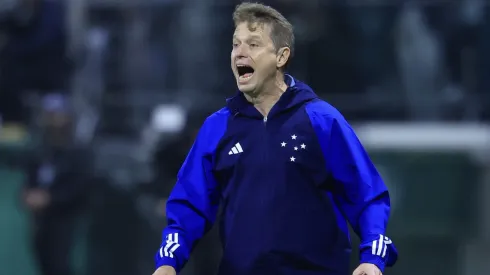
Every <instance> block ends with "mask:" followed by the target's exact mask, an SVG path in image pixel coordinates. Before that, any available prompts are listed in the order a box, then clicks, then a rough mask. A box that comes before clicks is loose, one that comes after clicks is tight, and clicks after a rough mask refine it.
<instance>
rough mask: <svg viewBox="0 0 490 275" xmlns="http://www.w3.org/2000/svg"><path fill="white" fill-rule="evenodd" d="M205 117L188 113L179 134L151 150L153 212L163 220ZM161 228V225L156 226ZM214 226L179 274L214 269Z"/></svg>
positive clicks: (216, 252)
mask: <svg viewBox="0 0 490 275" xmlns="http://www.w3.org/2000/svg"><path fill="white" fill-rule="evenodd" d="M204 119H205V117H204V116H202V115H201V114H195V115H194V114H191V115H190V116H189V117H188V119H187V121H188V123H187V125H186V127H185V129H184V131H183V133H182V134H181V135H179V136H177V137H175V139H173V140H172V141H171V142H169V143H166V144H164V145H163V146H161V147H160V148H159V149H158V150H157V151H156V153H155V157H154V164H155V172H156V177H155V182H154V183H153V185H154V192H155V194H157V195H159V196H160V198H161V199H160V202H159V203H158V204H157V205H156V209H155V211H156V213H157V214H158V215H159V216H160V217H161V219H162V220H163V219H165V204H166V201H167V197H168V196H169V195H170V191H171V190H172V188H173V186H174V184H175V182H176V177H177V174H178V172H179V170H180V167H181V166H182V164H183V163H184V161H185V158H186V156H187V153H188V152H189V150H190V148H191V147H192V144H193V143H194V140H195V138H196V136H197V133H198V131H199V129H200V127H201V125H202V123H203V122H204ZM160 229H161V228H160ZM219 249H220V248H219V241H218V237H217V228H216V227H215V228H214V229H213V230H212V231H211V232H210V233H208V234H207V236H206V237H205V238H204V239H202V240H201V241H200V242H199V245H198V247H197V249H196V251H195V253H194V255H193V258H192V260H191V261H190V263H189V265H187V267H186V268H185V269H184V271H183V274H184V275H185V274H190V275H192V274H199V275H213V274H216V272H217V266H218V263H219V257H220V251H219Z"/></svg>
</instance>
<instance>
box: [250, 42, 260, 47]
mask: <svg viewBox="0 0 490 275" xmlns="http://www.w3.org/2000/svg"><path fill="white" fill-rule="evenodd" d="M258 46H259V44H257V43H251V44H250V47H252V48H256V47H258Z"/></svg>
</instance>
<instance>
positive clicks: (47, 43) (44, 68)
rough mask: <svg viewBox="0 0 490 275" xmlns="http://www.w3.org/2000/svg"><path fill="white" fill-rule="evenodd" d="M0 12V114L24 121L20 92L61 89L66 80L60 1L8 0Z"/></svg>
mask: <svg viewBox="0 0 490 275" xmlns="http://www.w3.org/2000/svg"><path fill="white" fill-rule="evenodd" d="M9 2H10V3H11V5H10V6H11V8H9V9H6V10H4V11H2V12H1V13H0V114H2V116H3V120H4V121H7V122H9V121H10V122H17V123H18V122H25V121H26V120H27V118H28V116H27V114H28V113H27V110H26V109H25V108H24V106H23V101H22V100H23V93H24V92H25V91H36V92H41V93H46V92H50V91H53V90H56V91H61V92H65V91H66V90H67V85H68V81H69V78H68V76H69V63H68V62H67V58H66V56H65V54H66V44H67V41H66V37H67V34H66V30H65V18H64V15H65V10H64V6H63V5H62V4H61V1H49V0H12V1H9Z"/></svg>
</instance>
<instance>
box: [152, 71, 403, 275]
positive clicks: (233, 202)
mask: <svg viewBox="0 0 490 275" xmlns="http://www.w3.org/2000/svg"><path fill="white" fill-rule="evenodd" d="M286 81H287V84H288V86H289V88H288V89H287V90H286V92H285V93H284V94H283V95H282V96H281V98H280V99H279V101H278V102H277V103H276V104H275V105H274V107H273V108H272V110H271V111H270V113H269V115H268V117H266V118H264V117H263V116H262V115H261V114H260V113H259V112H258V111H257V109H255V107H254V106H253V105H252V104H250V103H249V102H248V101H247V100H246V99H245V97H244V96H243V94H242V93H238V94H237V95H236V96H235V97H233V98H231V99H229V100H227V107H225V108H224V109H222V110H220V111H218V112H217V113H215V114H213V115H212V116H211V117H209V118H208V119H207V120H206V122H205V123H204V125H203V127H202V129H201V131H200V133H199V136H198V138H197V140H196V142H195V144H194V146H193V148H192V150H191V152H190V153H189V156H188V157H187V160H186V161H185V163H184V165H183V166H182V168H181V170H180V172H179V177H178V181H177V184H176V186H175V188H174V190H173V191H172V194H171V196H170V198H169V201H168V204H167V216H168V222H169V225H168V227H167V228H166V229H165V230H164V231H163V239H164V240H163V243H162V246H161V248H160V250H159V251H158V253H157V255H156V265H157V267H159V266H161V265H171V266H173V267H175V268H176V269H177V271H180V270H181V268H182V267H183V266H184V264H185V262H186V261H187V260H188V258H189V254H190V252H191V251H192V248H193V247H194V246H195V244H196V243H197V241H198V240H199V239H200V238H201V237H202V236H203V235H204V234H205V232H206V231H207V230H208V229H209V228H210V227H211V225H212V224H213V222H214V221H215V218H216V213H217V211H218V207H219V205H221V206H222V212H221V216H222V217H221V219H220V221H221V223H220V237H221V242H222V245H223V258H222V261H221V265H220V269H219V274H220V275H230V274H234V275H251V274H253V275H266V274H267V275H269V274H277V275H289V274H291V275H293V274H294V275H303V274H304V275H306V274H308V275H315V274H318V275H320V274H321V275H345V274H349V260H350V254H351V247H350V241H349V234H348V230H347V221H349V222H350V223H351V224H352V226H353V227H354V228H355V230H356V232H357V233H358V234H359V235H360V237H361V240H362V245H361V251H362V253H361V254H362V256H361V262H369V263H374V264H376V265H378V266H379V267H380V268H381V269H384V266H385V265H389V264H392V263H393V262H389V260H387V259H396V252H393V251H394V250H393V249H392V248H391V247H393V246H392V245H391V244H389V249H386V251H385V249H384V248H385V247H387V244H388V243H390V242H391V241H390V240H389V239H387V238H385V237H384V234H385V227H386V222H387V220H388V216H389V197H388V192H387V190H386V187H385V185H384V184H383V182H382V180H381V178H380V177H379V175H378V173H377V172H376V170H375V169H374V166H373V165H372V163H371V162H370V160H369V158H368V157H367V154H366V153H365V151H364V149H363V148H362V146H361V145H360V143H359V142H358V141H357V138H355V135H354V133H353V131H352V130H351V128H350V127H349V126H348V124H347V122H345V120H344V119H343V118H342V116H341V115H340V114H339V113H338V111H337V110H335V109H334V108H333V107H332V106H330V105H328V104H327V103H325V102H324V101H321V100H320V99H318V97H317V96H316V94H315V93H314V92H313V91H312V89H311V88H310V87H308V86H307V85H305V84H304V83H302V82H300V81H298V80H295V79H293V78H292V77H290V76H286ZM381 235H382V236H381ZM380 236H381V240H380ZM373 245H376V246H377V247H381V248H380V253H379V255H377V254H378V248H377V247H376V249H372V246H373ZM372 251H374V255H373V254H372ZM383 253H384V256H385V257H382V256H383ZM393 257H394V258H393Z"/></svg>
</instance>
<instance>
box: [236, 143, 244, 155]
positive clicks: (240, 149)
mask: <svg viewBox="0 0 490 275" xmlns="http://www.w3.org/2000/svg"><path fill="white" fill-rule="evenodd" d="M235 146H236V148H237V149H238V152H240V153H242V152H243V149H242V146H241V145H240V143H237V144H236V145H235Z"/></svg>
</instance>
